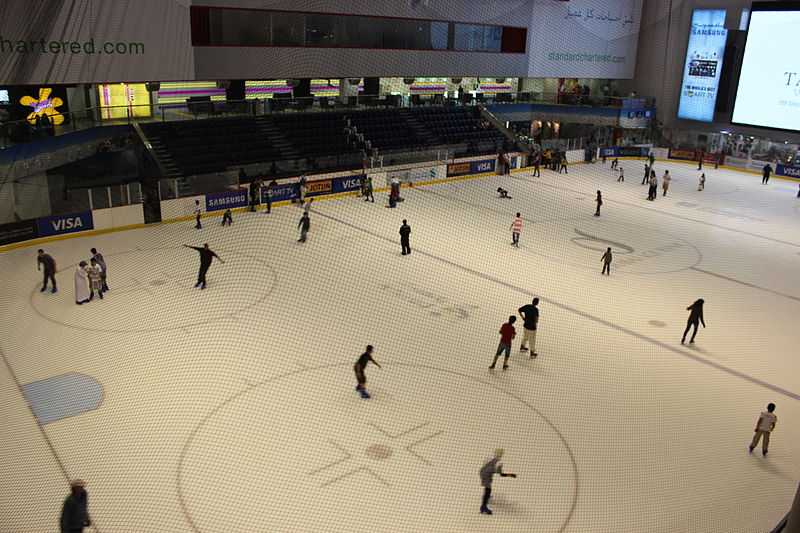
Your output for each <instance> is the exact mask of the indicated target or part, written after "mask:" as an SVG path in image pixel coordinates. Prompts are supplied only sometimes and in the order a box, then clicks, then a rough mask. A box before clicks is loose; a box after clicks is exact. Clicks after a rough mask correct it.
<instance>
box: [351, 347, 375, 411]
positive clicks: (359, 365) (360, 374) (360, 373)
mask: <svg viewBox="0 0 800 533" xmlns="http://www.w3.org/2000/svg"><path fill="white" fill-rule="evenodd" d="M372 350H373V348H372V345H371V344H370V345H368V346H367V351H365V352H364V353H362V354H361V357H359V358H358V361H356V364H355V365H353V370H354V371H355V373H356V383H357V385H356V391H357V392H358V393H359V394H360V395H361V397H362V398H364V399H365V400H367V399H369V397H370V396H369V393H368V392H367V389H366V388H365V386H366V384H367V376H366V375H365V374H364V369H365V368H366V367H367V363H369V362H370V361H372V363H373V364H374V365H375V366H377V367H378V368H381V365H379V364H378V362H377V361H376V360H375V359H373V358H372Z"/></svg>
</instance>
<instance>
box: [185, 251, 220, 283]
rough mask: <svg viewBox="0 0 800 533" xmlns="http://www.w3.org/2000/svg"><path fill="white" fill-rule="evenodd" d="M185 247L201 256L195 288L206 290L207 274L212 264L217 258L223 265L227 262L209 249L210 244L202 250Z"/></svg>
mask: <svg viewBox="0 0 800 533" xmlns="http://www.w3.org/2000/svg"><path fill="white" fill-rule="evenodd" d="M183 246H184V247H185V248H191V249H192V250H195V251H197V253H199V254H200V270H199V271H198V272H197V283H195V285H194V286H195V288H197V287H200V288H201V289H205V288H206V274H207V273H208V269H209V268H211V262H212V261H213V260H214V258H215V257H216V258H217V260H218V261H219V262H220V263H222V264H225V261H223V260H222V258H221V257H220V256H218V255H217V254H216V252H214V251H212V250H211V248H209V247H208V243H205V244H204V245H203V247H202V248H200V247H198V246H189V245H188V244H184V245H183Z"/></svg>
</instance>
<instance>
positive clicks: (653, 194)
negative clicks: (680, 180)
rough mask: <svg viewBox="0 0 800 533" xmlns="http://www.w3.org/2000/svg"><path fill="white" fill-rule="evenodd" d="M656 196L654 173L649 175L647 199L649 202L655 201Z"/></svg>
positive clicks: (656, 181)
mask: <svg viewBox="0 0 800 533" xmlns="http://www.w3.org/2000/svg"><path fill="white" fill-rule="evenodd" d="M656 196H658V178H656V173H655V172H651V173H650V188H649V189H648V190H647V199H648V200H650V201H651V202H652V201H653V200H655V199H656Z"/></svg>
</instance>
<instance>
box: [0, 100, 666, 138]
mask: <svg viewBox="0 0 800 533" xmlns="http://www.w3.org/2000/svg"><path fill="white" fill-rule="evenodd" d="M518 103H532V104H533V103H538V104H554V105H568V106H576V105H577V106H587V107H632V106H636V107H651V106H652V105H653V100H652V99H651V98H643V97H635V96H633V97H624V98H623V97H618V96H590V95H577V94H571V93H544V92H518V93H497V94H472V93H462V94H461V95H459V96H458V97H445V96H444V95H410V96H408V95H403V96H401V95H358V96H350V97H347V98H333V97H310V98H270V99H248V100H236V101H230V100H225V101H195V102H184V103H170V104H135V105H128V106H101V107H92V108H87V109H84V110H80V111H70V112H68V113H64V114H58V113H57V114H54V115H49V116H48V117H49V120H50V121H52V120H54V119H55V120H58V121H59V122H62V123H61V124H59V125H52V124H51V125H49V126H47V127H44V126H41V125H40V126H38V127H37V126H36V125H35V124H32V123H30V122H29V121H28V120H17V121H7V122H5V123H1V124H0V149H2V148H6V147H7V146H10V145H12V144H16V143H21V142H30V141H33V140H36V139H39V138H42V137H47V136H53V135H63V134H65V133H71V132H74V131H79V130H84V129H88V128H93V127H96V126H103V125H109V124H126V123H127V124H130V123H132V122H134V121H138V122H164V121H174V120H195V119H207V118H218V117H226V116H259V115H271V114H277V113H303V112H325V111H339V112H341V111H348V110H363V109H376V108H389V109H392V108H415V107H429V106H450V107H460V106H471V105H477V104H483V105H491V104H518ZM55 117H60V118H55ZM62 119H63V120H62Z"/></svg>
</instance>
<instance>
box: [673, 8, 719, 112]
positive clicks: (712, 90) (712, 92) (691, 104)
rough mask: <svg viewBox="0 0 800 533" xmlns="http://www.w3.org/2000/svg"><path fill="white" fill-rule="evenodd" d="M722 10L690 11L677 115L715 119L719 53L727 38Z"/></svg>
mask: <svg viewBox="0 0 800 533" xmlns="http://www.w3.org/2000/svg"><path fill="white" fill-rule="evenodd" d="M725 13H726V12H725V10H724V9H695V10H694V12H693V13H692V29H691V30H690V33H689V46H688V47H687V48H686V61H685V63H684V65H683V83H682V84H681V97H680V103H679V104H678V118H683V119H687V120H697V121H701V122H713V121H714V106H715V105H716V102H717V92H718V89H719V77H720V74H721V73H722V56H723V55H724V54H725V42H726V41H727V39H728V30H726V29H725Z"/></svg>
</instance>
